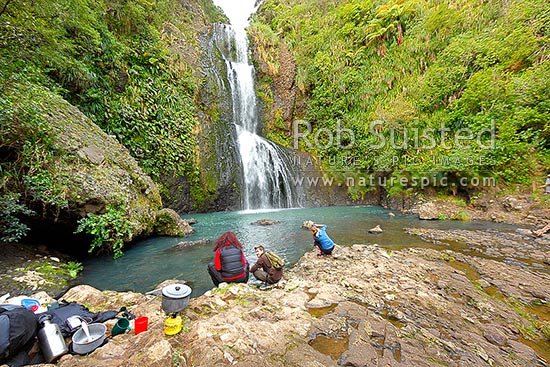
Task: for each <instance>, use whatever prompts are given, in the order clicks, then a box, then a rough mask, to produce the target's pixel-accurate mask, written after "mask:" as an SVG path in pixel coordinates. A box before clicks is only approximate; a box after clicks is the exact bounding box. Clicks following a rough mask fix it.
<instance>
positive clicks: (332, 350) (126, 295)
mask: <svg viewBox="0 0 550 367" xmlns="http://www.w3.org/2000/svg"><path fill="white" fill-rule="evenodd" d="M464 264H467V265H466V266H465V265H464ZM472 273H475V274H476V276H472ZM167 283H168V282H165V284H167ZM161 286H162V285H161ZM548 289H550V275H549V274H548V273H545V272H539V271H534V270H530V269H526V268H524V267H521V266H518V265H515V264H506V263H502V262H497V261H495V260H490V259H484V258H480V257H472V256H468V255H463V254H459V253H456V252H453V251H450V250H445V251H437V250H433V249H419V248H416V249H403V250H399V251H390V250H388V249H385V248H381V247H379V246H376V245H352V246H338V248H337V250H336V252H335V255H334V256H332V257H318V256H316V254H315V252H314V251H311V252H308V253H306V254H305V255H304V256H303V257H302V258H301V260H300V261H299V262H298V263H297V264H296V265H295V266H294V267H293V268H292V269H289V270H288V271H287V272H286V275H285V278H284V281H283V282H282V283H281V284H280V285H278V286H277V287H275V288H272V289H270V290H267V291H262V290H259V289H258V288H256V287H254V286H252V285H244V284H231V285H222V286H221V287H220V288H215V289H212V290H211V291H209V292H207V293H206V294H204V295H201V296H199V297H197V298H194V299H192V300H191V301H190V304H189V307H188V308H187V309H185V310H184V311H182V312H181V313H180V314H181V316H182V317H183V319H184V330H183V331H182V332H181V333H180V334H178V335H175V336H172V337H168V336H165V335H164V332H163V323H164V318H165V317H166V316H165V315H164V313H163V311H162V310H161V299H160V298H159V297H154V296H146V295H143V294H139V293H132V292H123V293H116V292H112V291H99V290H96V289H93V288H91V287H89V286H85V285H81V286H77V287H74V288H72V289H70V290H69V291H68V292H67V293H66V294H65V295H64V296H63V298H64V299H65V300H67V301H77V302H79V303H81V304H86V305H89V306H90V307H91V308H92V309H93V310H96V311H102V310H111V309H119V308H120V307H123V306H125V307H127V308H128V309H129V310H130V311H131V312H132V313H133V314H135V315H146V316H148V317H149V320H150V321H149V323H150V324H149V330H148V331H146V332H144V333H141V334H139V335H133V333H130V334H126V335H119V336H116V337H114V338H112V339H110V340H109V342H108V343H107V344H106V345H105V346H103V347H101V348H99V349H97V350H96V351H95V352H93V353H92V354H90V355H88V356H73V355H66V356H63V357H62V358H61V359H60V360H59V361H58V363H57V365H58V366H62V367H68V366H75V365H78V366H90V367H91V366H94V367H97V366H134V365H139V366H159V367H160V366H163V367H164V366H205V367H206V366H208V367H211V366H229V365H235V366H253V365H254V366H255V365H258V364H260V365H269V366H281V367H282V366H338V365H341V366H415V367H417V366H434V367H435V366H441V365H445V366H485V365H487V366H518V367H519V366H521V367H525V366H533V367H536V366H545V365H546V364H547V363H548V357H549V356H548V351H549V350H550V343H549V341H548V340H549V338H550V319H549V317H548V316H549V315H550V309H549V305H548V302H550V295H549V294H548ZM112 323H114V321H110V322H108V330H110V329H111V326H112ZM41 366H51V365H45V364H44V365H41Z"/></svg>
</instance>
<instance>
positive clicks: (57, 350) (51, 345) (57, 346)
mask: <svg viewBox="0 0 550 367" xmlns="http://www.w3.org/2000/svg"><path fill="white" fill-rule="evenodd" d="M39 323H40V329H39V330H38V343H39V345H40V350H41V351H42V355H43V356H44V359H45V360H46V363H51V362H53V361H54V360H55V359H56V358H58V357H61V356H62V355H63V354H65V353H67V352H68V351H69V349H68V348H67V344H65V338H63V335H62V334H61V330H60V329H59V326H58V325H57V324H55V323H52V322H51V316H50V315H44V316H42V317H41V318H40V319H39Z"/></svg>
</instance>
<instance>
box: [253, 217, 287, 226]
mask: <svg viewBox="0 0 550 367" xmlns="http://www.w3.org/2000/svg"><path fill="white" fill-rule="evenodd" d="M279 223H281V222H280V221H278V220H275V219H267V218H266V219H258V220H257V221H255V222H252V223H250V224H255V225H259V226H271V225H273V224H279Z"/></svg>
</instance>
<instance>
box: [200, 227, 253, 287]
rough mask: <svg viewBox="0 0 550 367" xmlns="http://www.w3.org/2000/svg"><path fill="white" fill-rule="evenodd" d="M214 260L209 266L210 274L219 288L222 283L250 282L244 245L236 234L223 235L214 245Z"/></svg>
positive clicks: (226, 233) (227, 233)
mask: <svg viewBox="0 0 550 367" xmlns="http://www.w3.org/2000/svg"><path fill="white" fill-rule="evenodd" d="M214 251H215V252H216V253H215V254H214V260H213V261H212V262H210V263H209V264H208V273H209V274H210V278H212V282H213V283H214V285H215V286H216V287H217V286H218V285H219V284H220V283H222V282H226V283H246V282H248V276H249V266H248V262H247V261H246V258H245V257H244V253H243V245H242V244H241V243H240V242H239V240H238V239H237V236H236V235H235V233H234V232H225V233H223V234H222V235H221V236H220V237H219V238H218V239H217V240H216V242H215V243H214Z"/></svg>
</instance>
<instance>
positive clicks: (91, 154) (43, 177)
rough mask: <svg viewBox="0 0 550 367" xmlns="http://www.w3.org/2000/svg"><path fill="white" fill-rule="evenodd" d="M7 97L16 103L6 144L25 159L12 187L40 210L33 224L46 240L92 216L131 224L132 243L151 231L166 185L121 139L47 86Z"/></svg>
mask: <svg viewBox="0 0 550 367" xmlns="http://www.w3.org/2000/svg"><path fill="white" fill-rule="evenodd" d="M6 95H7V98H8V99H9V103H11V104H13V105H14V106H17V108H13V109H12V110H8V111H7V114H6V116H7V117H6V121H5V124H4V122H3V126H2V128H1V129H0V132H1V133H2V136H1V140H0V143H1V144H3V145H5V146H6V149H7V150H8V152H9V154H10V155H13V156H21V157H24V158H22V159H21V160H18V161H15V162H14V163H13V164H12V165H11V166H9V169H10V170H11V171H10V172H11V173H12V174H13V175H18V177H17V180H16V179H14V180H12V181H10V183H9V184H10V185H11V186H9V187H8V190H12V191H19V192H25V198H26V200H27V204H29V205H32V206H33V208H34V209H35V211H37V212H39V211H40V214H41V215H40V216H36V217H35V218H33V219H32V220H31V222H32V223H31V227H32V228H36V232H37V233H40V236H41V238H40V239H41V240H42V241H43V240H44V239H45V238H44V237H47V236H51V237H55V236H56V234H54V233H55V232H56V231H58V232H63V235H65V234H69V235H70V234H72V232H73V231H74V230H75V228H76V224H77V221H78V220H79V219H81V218H83V217H85V216H86V215H87V214H89V213H94V214H104V213H107V212H109V214H110V215H112V216H113V218H114V219H112V220H118V221H124V222H125V223H128V224H130V225H129V227H131V230H130V231H129V232H128V233H126V235H125V238H124V240H125V241H130V240H132V239H133V238H135V237H136V236H139V235H148V234H150V233H152V230H153V224H154V221H155V218H156V215H157V212H158V211H159V210H160V209H161V208H162V202H161V197H160V194H159V189H158V187H157V185H156V184H155V183H154V182H153V181H152V179H151V178H150V177H149V176H148V175H147V174H145V173H144V172H143V170H142V169H141V168H140V167H139V166H138V163H137V162H136V160H135V159H134V158H133V157H132V156H130V154H129V152H128V150H127V149H126V148H125V147H124V146H123V145H122V144H121V143H119V142H118V141H117V139H116V138H115V137H113V136H110V135H108V134H106V133H105V132H104V131H103V130H101V128H100V127H99V126H97V125H96V124H94V123H93V122H92V121H91V120H90V119H89V118H88V117H86V116H85V115H84V114H83V113H82V112H81V111H80V110H79V109H78V108H76V107H75V106H73V105H71V104H70V103H69V102H67V101H66V100H64V99H63V98H61V97H60V96H58V95H56V94H55V93H52V92H51V91H49V90H48V89H46V88H37V87H35V88H32V87H29V86H27V85H23V84H16V83H14V84H13V85H11V86H10V88H9V90H8V91H7V92H6ZM24 111H32V115H30V116H29V114H26V113H25V112H24ZM29 147H32V149H31V148H29ZM25 159H26V160H29V162H25ZM20 161H21V162H20ZM31 163H32V164H31ZM17 182H19V184H17ZM81 243H85V242H84V241H82V242H81Z"/></svg>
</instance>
